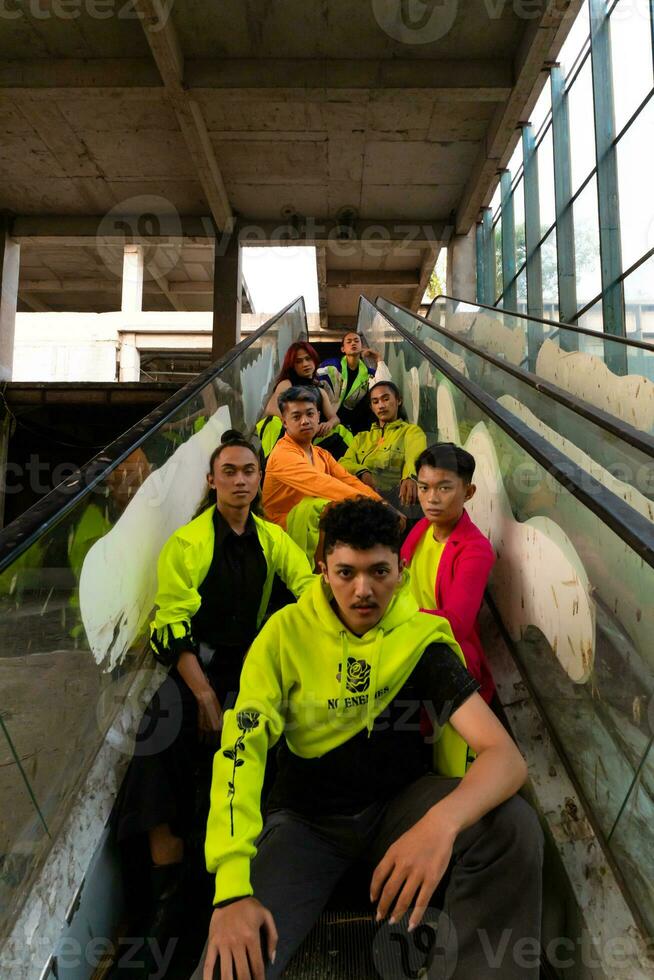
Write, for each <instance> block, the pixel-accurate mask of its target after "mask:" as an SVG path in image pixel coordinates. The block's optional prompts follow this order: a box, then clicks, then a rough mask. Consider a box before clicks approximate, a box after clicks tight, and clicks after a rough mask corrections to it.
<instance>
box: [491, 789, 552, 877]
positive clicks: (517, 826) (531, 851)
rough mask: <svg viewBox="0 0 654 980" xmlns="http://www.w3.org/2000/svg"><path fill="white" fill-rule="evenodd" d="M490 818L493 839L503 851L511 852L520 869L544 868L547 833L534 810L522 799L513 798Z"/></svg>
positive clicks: (519, 797) (497, 809)
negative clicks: (529, 867)
mask: <svg viewBox="0 0 654 980" xmlns="http://www.w3.org/2000/svg"><path fill="white" fill-rule="evenodd" d="M489 816H490V817H491V827H490V832H491V834H492V836H493V838H494V839H495V840H496V841H497V843H498V845H499V846H501V847H502V849H506V850H507V851H510V852H511V856H512V859H513V861H515V862H517V863H516V866H521V865H522V866H525V867H526V866H536V867H540V865H541V864H542V859H543V831H542V829H541V826H540V823H539V820H538V817H537V816H536V813H535V811H534V809H533V808H532V807H531V806H530V805H529V804H528V803H527V802H526V801H525V800H523V798H522V797H521V796H512V797H511V798H510V799H508V800H506V801H505V802H504V803H502V804H500V806H498V807H497V808H496V809H495V810H493V811H492V812H491V814H489Z"/></svg>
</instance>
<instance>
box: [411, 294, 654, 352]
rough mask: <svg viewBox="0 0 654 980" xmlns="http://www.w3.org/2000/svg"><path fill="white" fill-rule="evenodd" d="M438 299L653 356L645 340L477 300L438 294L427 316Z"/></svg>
mask: <svg viewBox="0 0 654 980" xmlns="http://www.w3.org/2000/svg"><path fill="white" fill-rule="evenodd" d="M439 299H449V300H451V302H453V303H465V304H466V305H467V306H478V307H479V308H480V309H482V310H491V312H492V313H500V314H502V315H503V316H515V317H518V319H520V320H532V321H533V322H534V323H545V324H546V325H547V326H548V327H555V328H556V329H557V330H561V329H563V330H573V331H574V332H575V333H583V334H585V335H586V336H587V337H594V338H595V339H596V340H611V341H615V343H616V344H626V345H627V346H628V347H640V348H642V349H643V350H648V351H651V352H652V354H654V344H650V343H648V342H647V341H646V340H629V339H628V338H627V337H618V336H616V335H615V334H612V333H605V332H604V331H602V332H601V333H599V332H598V331H597V330H588V329H587V328H586V327H575V326H573V325H572V324H571V323H563V322H560V321H559V320H544V319H543V317H541V316H529V314H528V313H518V312H517V310H505V309H503V308H500V307H499V306H489V305H488V303H478V302H477V300H475V301H474V303H473V302H472V301H471V300H469V299H459V298H458V297H457V296H448V295H447V293H439V294H438V296H434V298H433V300H432V301H431V303H430V304H429V310H428V311H427V316H429V314H430V313H431V311H432V308H433V306H434V303H437V302H438V300H439ZM570 353H573V352H570Z"/></svg>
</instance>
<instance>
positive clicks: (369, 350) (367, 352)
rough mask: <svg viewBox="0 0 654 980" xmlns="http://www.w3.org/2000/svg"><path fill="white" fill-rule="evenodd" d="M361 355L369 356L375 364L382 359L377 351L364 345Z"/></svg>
mask: <svg viewBox="0 0 654 980" xmlns="http://www.w3.org/2000/svg"><path fill="white" fill-rule="evenodd" d="M361 357H369V358H370V360H371V361H374V362H375V364H379V362H380V361H381V359H382V356H381V354H380V353H379V351H378V350H373V349H372V347H364V349H363V350H362V351H361Z"/></svg>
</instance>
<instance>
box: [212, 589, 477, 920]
mask: <svg viewBox="0 0 654 980" xmlns="http://www.w3.org/2000/svg"><path fill="white" fill-rule="evenodd" d="M330 598H331V596H330V593H329V591H328V589H327V587H326V586H325V585H324V583H323V581H322V579H321V578H316V580H315V581H314V583H313V585H312V586H311V588H310V589H308V590H307V591H306V592H305V593H304V594H303V595H302V596H301V597H300V599H299V600H298V602H297V603H296V604H295V605H290V606H286V607H285V608H284V609H281V610H280V611H279V612H277V613H275V615H273V616H271V618H270V619H269V621H268V622H267V623H266V624H265V626H264V627H263V629H262V630H261V633H260V634H259V636H258V637H257V638H256V640H255V641H254V643H253V644H252V646H251V647H250V650H249V651H248V653H247V656H246V658H245V662H244V665H243V671H242V673H241V682H240V691H239V695H238V699H237V701H236V705H235V707H234V710H233V711H228V712H226V714H225V718H224V724H223V734H222V741H221V747H220V749H219V751H218V752H217V753H216V755H215V756H214V768H213V781H212V786H211V810H210V813H209V821H208V824H207V839H206V846H205V853H206V859H207V868H208V869H209V871H210V872H215V873H216V893H215V901H216V902H221V901H225V900H227V899H230V898H236V897H241V896H246V895H251V894H252V887H251V884H250V862H251V860H252V858H253V857H254V855H255V853H256V848H255V846H254V841H255V840H256V838H257V836H258V834H259V833H260V831H261V827H262V817H261V807H260V798H261V787H262V783H263V776H264V770H265V765H266V754H267V752H268V749H269V748H270V747H271V746H272V745H274V744H275V743H276V742H277V740H278V739H279V738H280V736H281V735H282V733H284V734H285V737H286V742H287V744H288V748H289V749H290V751H291V752H292V753H294V754H295V755H297V756H300V757H302V758H305V759H314V758H318V757H320V756H322V755H324V754H325V753H327V752H329V751H331V750H332V749H335V748H337V747H338V746H340V745H343V744H344V743H345V742H347V741H348V740H349V739H351V738H353V737H354V736H355V735H356V734H357V733H359V732H360V731H362V729H364V728H367V729H368V733H370V732H371V731H372V729H373V726H374V722H375V719H376V718H377V716H378V715H380V714H381V713H382V712H383V711H384V710H385V709H386V707H387V706H388V705H389V704H390V702H391V701H392V699H393V698H394V697H395V696H396V694H397V693H398V691H399V690H400V689H401V688H402V686H403V685H404V684H405V682H406V681H407V679H408V678H409V677H410V675H411V673H412V672H413V670H414V668H415V666H416V664H417V663H418V661H419V660H420V657H421V655H422V653H423V651H424V650H425V649H426V647H427V646H429V644H431V643H446V644H447V645H448V646H450V647H451V648H452V649H453V650H454V651H455V653H457V655H458V656H459V657H460V659H461V660H463V654H462V653H461V651H460V649H459V647H458V645H457V643H456V641H455V639H454V636H453V634H452V630H451V629H450V626H449V623H448V622H447V621H446V620H444V619H442V618H441V617H439V616H429V615H426V614H424V613H420V612H419V610H418V605H417V603H416V601H415V599H414V598H413V595H412V594H411V590H410V587H409V584H408V575H406V574H405V575H404V577H403V582H402V585H401V587H400V588H399V589H398V591H397V592H396V594H395V596H394V597H393V599H392V600H391V602H390V604H389V606H388V609H387V610H386V612H385V613H384V616H383V617H382V619H381V621H380V622H379V623H378V625H377V626H375V627H373V628H372V629H370V630H368V632H367V633H365V634H364V635H363V636H361V637H358V636H356V635H355V634H353V633H351V632H350V631H349V630H348V629H347V628H346V627H345V626H344V625H343V623H342V622H341V621H340V619H339V618H338V617H337V615H336V613H335V612H334V611H333V609H332V607H331V605H330ZM350 663H352V665H353V670H354V672H355V673H356V677H355V678H354V680H355V681H356V683H353V670H351V669H347V670H346V669H343V668H344V667H345V665H346V664H348V665H349V664H350ZM365 691H367V692H368V693H367V694H366V693H363V692H365ZM353 692H356V693H353ZM358 692H360V693H358ZM448 727H449V726H448V725H446V726H445V728H448ZM452 732H453V734H455V733H454V731H453V730H452Z"/></svg>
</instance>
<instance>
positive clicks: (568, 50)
mask: <svg viewBox="0 0 654 980" xmlns="http://www.w3.org/2000/svg"><path fill="white" fill-rule="evenodd" d="M589 36H590V19H589V15H588V0H584V2H583V5H582V7H581V10H580V11H579V13H578V14H577V17H576V19H575V22H574V24H573V25H572V27H571V28H570V33H569V34H568V36H567V38H566V39H565V44H564V45H563V47H562V48H561V53H560V54H559V62H560V64H561V67H562V68H563V71H564V73H565V75H566V77H567V75H568V74H569V73H570V70H571V69H572V67H573V65H574V63H575V61H576V60H577V56H578V54H579V52H580V51H581V49H582V48H583V46H584V44H585V43H586V41H587V40H588V38H589Z"/></svg>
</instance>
